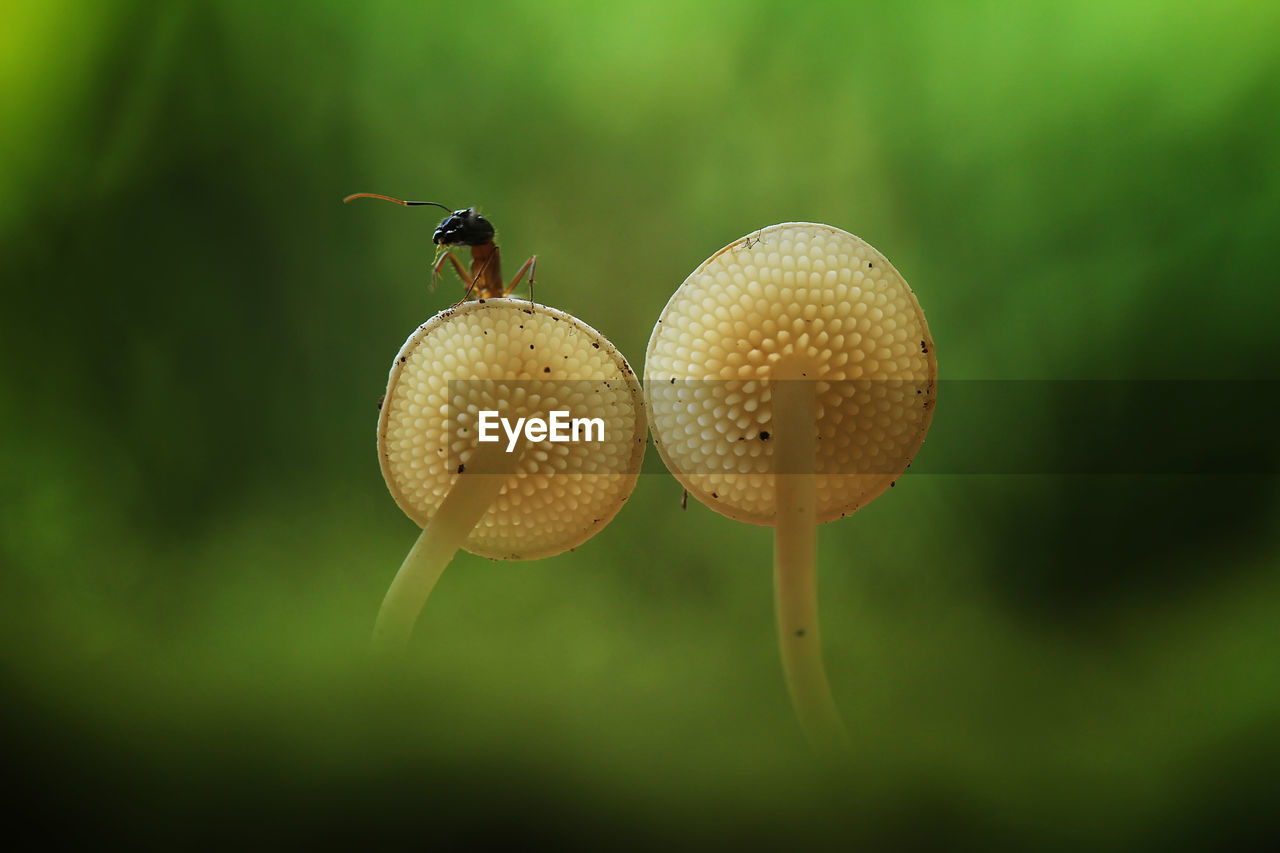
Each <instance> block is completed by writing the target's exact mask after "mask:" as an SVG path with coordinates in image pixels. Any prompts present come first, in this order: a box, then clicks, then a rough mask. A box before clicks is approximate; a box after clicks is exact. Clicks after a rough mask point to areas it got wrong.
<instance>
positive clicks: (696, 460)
mask: <svg viewBox="0 0 1280 853" xmlns="http://www.w3.org/2000/svg"><path fill="white" fill-rule="evenodd" d="M785 376H790V377H794V378H795V379H799V380H802V381H814V382H816V383H817V384H816V387H815V391H816V397H817V406H816V422H815V427H814V428H815V430H816V438H817V442H816V447H817V450H816V459H815V469H814V470H815V471H816V473H817V477H816V490H817V516H818V520H819V521H820V522H826V521H831V520H833V519H836V518H840V517H842V516H845V515H848V514H849V513H851V512H853V511H854V510H856V509H858V508H859V507H861V506H864V505H866V504H867V503H868V502H869V501H871V500H872V499H873V498H875V497H876V496H877V495H879V494H880V493H881V492H883V491H884V490H885V489H887V488H888V487H889V486H890V485H891V484H892V483H893V482H894V480H895V479H896V478H897V477H898V476H899V475H900V474H901V473H902V471H903V470H904V469H905V468H906V466H907V464H908V463H909V462H910V461H911V458H912V457H913V456H914V455H915V453H916V451H918V450H919V449H920V445H921V444H922V443H923V441H924V437H925V433H926V432H927V431H928V429H929V424H930V421H931V420H932V418H933V405H934V400H935V395H936V388H937V377H938V367H937V361H936V360H935V357H934V351H933V340H932V338H931V337H930V335H929V327H928V325H927V324H926V323H925V319H924V313H923V312H922V311H921V310H920V305H919V303H918V302H917V301H916V298H915V295H914V294H913V293H912V292H911V288H910V287H908V286H907V283H906V281H905V280H904V279H903V278H902V276H901V275H900V274H899V273H898V271H897V270H896V269H894V268H893V265H892V264H890V263H889V261H888V260H887V259H886V258H885V257H884V255H882V254H880V253H879V252H878V251H876V250H875V249H874V248H873V247H871V246H870V245H868V244H867V243H866V242H865V241H863V240H861V239H859V238H858V237H855V236H853V235H852V234H849V233H846V232H844V231H841V230H840V229H838V228H832V227H831V226H829V225H818V224H814V223H807V222H788V223H783V224H781V225H773V226H770V227H768V228H764V229H762V230H760V231H757V232H755V233H753V234H751V235H749V236H747V237H744V238H742V239H741V240H737V241H735V242H733V243H731V244H730V245H728V246H726V247H725V248H723V249H721V250H720V251H719V252H717V253H716V254H714V255H712V256H711V257H710V258H709V259H707V260H706V261H705V262H704V263H703V264H702V265H701V266H699V267H698V268H697V269H696V270H694V271H693V273H692V274H691V275H690V276H689V277H688V278H687V279H686V280H685V282H684V284H682V285H681V286H680V287H679V289H677V290H676V292H675V294H674V295H673V296H672V297H671V300H670V301H669V302H668V303H667V307H666V308H665V309H664V310H663V312H662V316H661V318H660V319H659V320H658V324H657V325H656V326H655V327H654V330H653V336H652V337H651V338H650V339H649V348H648V352H647V354H646V356H645V392H646V395H647V399H648V405H649V417H650V420H651V422H652V430H653V435H654V443H655V444H656V445H657V447H658V451H659V452H660V453H661V455H662V458H663V461H665V462H666V464H667V467H668V468H669V469H670V470H671V472H672V473H673V474H674V475H675V476H676V478H677V479H679V480H680V482H681V483H682V484H683V485H684V486H685V488H687V489H688V490H689V491H690V492H691V493H692V494H693V495H694V496H695V497H697V498H698V499H699V500H701V501H702V502H703V503H705V504H707V505H708V506H710V507H711V508H713V509H715V510H716V511H717V512H720V513H721V514H723V515H726V516H728V517H730V518H734V519H737V520H740V521H748V522H751V523H753V524H765V525H771V524H773V520H774V513H775V507H774V488H773V464H772V449H771V445H770V443H769V441H768V436H769V426H770V422H771V420H772V408H771V402H770V400H771V394H770V383H771V380H775V379H778V378H783V377H785Z"/></svg>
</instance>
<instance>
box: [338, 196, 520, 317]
mask: <svg viewBox="0 0 1280 853" xmlns="http://www.w3.org/2000/svg"><path fill="white" fill-rule="evenodd" d="M353 198H380V199H383V200H384V201H394V202H395V203H396V204H403V205H404V206H405V207H413V206H417V205H430V206H432V207H438V208H440V209H441V210H444V211H446V212H448V213H449V215H448V216H447V217H445V219H444V221H443V222H441V223H440V224H439V225H438V226H437V227H436V233H435V234H434V235H432V237H431V242H433V243H435V244H436V260H435V263H434V264H433V265H432V267H431V283H432V285H433V286H434V285H435V281H436V279H438V278H439V277H440V268H441V267H442V266H444V262H445V260H448V261H450V262H452V263H453V268H454V269H455V270H457V271H458V277H459V278H461V279H462V281H463V282H464V283H465V284H466V285H467V289H466V291H464V292H463V294H462V299H466V298H467V297H468V296H470V295H471V292H472V291H473V290H474V291H475V294H476V298H477V299H497V298H499V297H503V296H506V295H507V294H509V293H511V291H513V290H515V289H516V285H518V284H519V283H520V279H522V278H524V274H525V273H526V272H527V273H528V274H529V301H530V302H532V301H533V270H534V267H535V266H536V265H537V263H538V256H537V255H533V256H531V257H530V258H529V260H527V261H525V262H524V266H522V267H520V271H519V272H517V273H516V277H515V278H513V279H511V284H509V285H506V286H505V287H504V286H503V283H502V259H501V257H500V256H499V253H498V246H497V244H495V243H494V242H493V235H494V231H493V225H492V224H491V223H490V222H489V220H487V219H485V218H484V217H483V216H481V215H480V212H479V211H478V210H476V209H475V208H474V207H467V208H463V209H462V210H453V211H450V210H449V208H447V207H445V206H444V205H443V204H439V203H438V202H434V201H401V200H400V199H398V198H392V197H391V196H389V195H378V194H377V193H355V194H354V195H349V196H347V197H346V198H344V199H343V200H342V203H343V204H346V203H347V202H349V201H351V199H353ZM451 246H470V247H471V272H469V273H468V272H467V270H466V269H465V268H464V267H463V266H462V262H461V261H459V260H458V259H457V258H455V257H454V256H453V253H452V252H450V251H448V247H451ZM462 299H460V300H458V301H459V302H461V301H462Z"/></svg>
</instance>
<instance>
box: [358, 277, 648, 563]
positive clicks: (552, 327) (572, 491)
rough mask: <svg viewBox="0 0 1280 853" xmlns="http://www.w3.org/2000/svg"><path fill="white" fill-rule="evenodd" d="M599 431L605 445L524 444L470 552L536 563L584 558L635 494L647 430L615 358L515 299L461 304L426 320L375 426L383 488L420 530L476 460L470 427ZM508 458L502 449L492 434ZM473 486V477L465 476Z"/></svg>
mask: <svg viewBox="0 0 1280 853" xmlns="http://www.w3.org/2000/svg"><path fill="white" fill-rule="evenodd" d="M482 410H492V411H498V412H500V413H501V415H502V416H503V417H506V418H509V419H511V420H512V423H514V419H515V418H518V417H539V418H543V419H547V418H549V416H550V413H551V412H553V411H556V410H561V411H567V412H569V413H570V415H571V416H572V417H573V418H600V419H601V420H602V421H603V423H604V430H603V433H604V435H603V441H585V440H582V441H573V442H567V443H551V442H541V443H534V442H522V445H521V446H518V447H517V448H516V450H515V453H516V454H519V460H518V462H517V463H516V465H517V467H516V470H515V473H514V474H512V475H511V476H510V477H509V478H508V480H507V482H506V484H505V485H504V486H503V487H502V490H501V492H500V493H499V494H498V497H497V499H496V501H495V502H494V504H493V506H491V507H490V508H489V511H488V512H487V513H486V514H485V515H484V517H483V518H481V520H480V522H479V524H477V525H476V527H475V528H474V529H473V530H472V532H471V534H470V536H469V537H468V538H467V540H466V542H465V544H464V546H463V547H464V548H465V549H466V550H468V551H470V552H471V553H473V554H479V555H481V556H486V557H493V558H496V559H535V558H539V557H547V556H551V555H553V554H558V553H560V552H561V551H565V550H567V549H569V548H573V547H575V546H577V545H580V544H582V543H583V542H585V541H586V540H587V539H589V538H591V536H592V535H594V534H595V533H596V531H598V530H600V529H601V528H602V527H603V526H604V525H605V524H607V523H608V522H609V520H610V519H611V518H613V516H614V514H615V513H617V511H618V510H619V509H620V508H621V506H622V504H623V503H625V502H626V500H627V498H628V496H630V494H631V490H632V489H633V488H634V486H635V482H636V477H637V476H638V475H639V472H640V463H641V460H642V459H643V457H644V446H645V433H646V429H647V425H646V421H645V414H644V406H643V399H642V394H641V391H640V386H639V383H638V382H637V381H636V378H635V374H634V373H633V372H632V370H631V367H630V366H629V365H628V364H627V362H626V360H625V359H624V358H623V357H622V355H621V354H620V353H619V352H618V351H617V349H615V348H614V346H613V345H612V344H611V343H609V341H608V340H606V339H605V338H604V337H603V336H602V335H601V334H600V333H599V332H597V331H595V330H594V329H592V328H591V327H590V326H588V325H587V324H585V323H583V322H582V321H581V320H578V319H577V318H575V317H572V316H570V315H568V314H565V313H563V312H561V311H557V310H555V309H553V308H548V307H546V306H543V305H532V304H531V303H529V302H527V301H523V300H521V301H517V300H513V299H488V300H484V301H471V302H464V303H462V304H461V305H458V306H456V307H454V308H450V309H448V310H447V311H443V312H441V313H439V314H437V315H436V316H435V317H432V318H431V319H430V320H428V321H427V322H426V323H424V324H423V325H422V326H420V327H419V328H418V329H417V331H415V332H414V333H413V334H412V335H410V337H409V339H408V340H407V341H405V344H404V346H403V347H402V348H401V349H400V352H399V354H398V355H397V356H396V360H395V362H394V363H393V365H392V368H391V375H390V378H389V379H388V382H387V395H386V398H385V399H384V401H383V404H382V412H381V415H380V416H379V418H378V457H379V460H380V462H381V464H382V474H383V477H384V478H385V479H386V481H387V488H388V489H390V491H391V494H392V496H393V497H394V498H395V500H396V503H397V504H399V506H400V508H401V509H402V510H404V512H405V514H406V515H408V516H409V517H410V518H412V519H413V520H414V521H415V522H417V523H418V524H419V525H423V526H425V525H426V524H427V522H428V521H429V520H430V519H431V517H432V515H433V514H434V513H435V511H436V509H437V508H438V507H439V505H440V503H441V501H443V500H444V497H445V495H446V494H448V492H449V489H450V487H451V486H452V485H453V483H454V480H455V479H456V478H457V477H459V476H466V474H460V473H459V471H458V467H459V466H460V465H461V466H464V467H465V465H466V463H467V460H468V459H470V458H471V456H472V455H473V453H474V451H475V449H476V447H478V446H479V445H478V417H479V412H480V411H482ZM498 434H499V435H500V437H501V442H502V447H505V446H506V442H507V436H506V434H505V433H504V432H503V430H502V429H501V428H500V427H499V428H498ZM473 475H474V474H473Z"/></svg>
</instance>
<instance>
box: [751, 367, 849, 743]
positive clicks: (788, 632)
mask: <svg viewBox="0 0 1280 853" xmlns="http://www.w3.org/2000/svg"><path fill="white" fill-rule="evenodd" d="M778 379H780V380H781V381H777V382H774V383H772V386H771V390H772V404H773V417H772V423H771V426H772V428H773V435H771V436H770V438H771V439H772V440H773V442H774V445H773V463H774V472H775V473H774V497H775V500H776V502H777V516H776V522H775V527H774V539H773V565H774V593H775V596H776V600H775V609H776V612H777V617H778V640H779V642H780V644H781V646H782V667H783V670H784V671H785V673H786V678H787V689H788V691H789V692H790V693H791V705H792V707H793V708H795V712H796V716H797V717H798V718H799V720H800V727H801V728H802V729H803V730H804V733H805V736H806V737H807V738H808V739H809V743H810V744H811V745H812V746H813V747H814V748H815V749H817V750H819V751H824V752H825V751H835V750H838V749H843V748H845V747H847V746H848V744H849V735H848V733H847V732H846V731H845V727H844V722H843V721H842V720H841V719H840V713H839V712H838V711H837V710H836V705H835V701H834V700H833V699H832V698H831V685H830V684H829V683H828V682H827V673H826V670H825V669H824V668H823V666H822V641H821V637H820V635H819V633H818V589H817V575H816V572H815V570H814V557H815V551H816V546H815V543H816V538H817V535H816V527H817V515H816V500H817V499H816V495H815V487H814V459H815V453H816V441H815V437H814V415H815V406H816V391H815V387H814V386H815V384H816V383H815V382H814V381H812V380H807V379H801V378H798V376H797V375H796V374H789V375H788V374H780V375H779V376H778Z"/></svg>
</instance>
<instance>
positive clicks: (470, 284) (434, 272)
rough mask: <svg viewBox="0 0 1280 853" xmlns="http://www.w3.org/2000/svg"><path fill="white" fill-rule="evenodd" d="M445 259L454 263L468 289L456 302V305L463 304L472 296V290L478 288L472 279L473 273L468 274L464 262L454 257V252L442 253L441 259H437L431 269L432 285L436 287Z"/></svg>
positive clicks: (459, 276)
mask: <svg viewBox="0 0 1280 853" xmlns="http://www.w3.org/2000/svg"><path fill="white" fill-rule="evenodd" d="M445 258H448V259H449V260H450V261H452V262H453V268H454V269H455V270H457V272H458V278H460V279H462V281H463V283H464V284H465V285H466V286H467V289H466V290H464V291H463V292H462V298H461V299H459V300H458V301H457V302H455V303H454V304H455V305H458V304H461V303H463V302H465V301H466V300H467V297H468V296H470V295H471V291H472V289H473V288H474V287H475V286H476V282H475V279H473V278H472V277H471V273H469V272H467V269H466V267H464V266H463V265H462V262H461V261H459V260H458V259H457V258H455V257H454V256H453V252H442V253H441V255H440V257H439V258H437V259H436V262H435V265H434V266H433V267H432V268H431V283H432V284H433V285H434V284H435V281H436V279H437V278H439V277H440V267H442V266H444V261H445Z"/></svg>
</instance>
